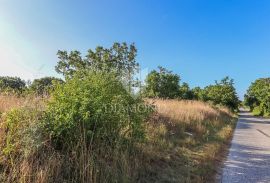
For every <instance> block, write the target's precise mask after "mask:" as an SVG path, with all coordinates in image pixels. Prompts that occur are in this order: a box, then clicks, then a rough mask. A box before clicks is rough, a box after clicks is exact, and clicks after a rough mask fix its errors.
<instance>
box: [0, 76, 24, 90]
mask: <svg viewBox="0 0 270 183" xmlns="http://www.w3.org/2000/svg"><path fill="white" fill-rule="evenodd" d="M24 89H26V83H25V81H23V80H22V79H21V78H19V77H9V76H6V77H0V92H5V91H7V92H15V93H22V92H23V90H24Z"/></svg>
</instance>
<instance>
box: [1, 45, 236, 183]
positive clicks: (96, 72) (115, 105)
mask: <svg viewBox="0 0 270 183" xmlns="http://www.w3.org/2000/svg"><path fill="white" fill-rule="evenodd" d="M136 54H137V50H136V48H135V46H134V45H133V44H131V45H127V44H126V43H122V44H120V43H115V44H114V45H113V46H112V47H111V48H103V47H97V48H96V49H95V50H89V51H88V54H87V55H86V56H85V58H82V57H81V54H80V52H78V51H71V52H70V53H68V52H66V51H59V52H58V57H59V62H58V64H57V66H56V71H57V72H59V73H61V74H63V77H64V78H65V81H62V80H60V79H56V78H52V77H46V78H41V79H37V80H35V81H34V82H32V83H30V82H29V83H28V84H27V85H26V84H25V83H26V82H24V81H22V80H20V79H18V78H7V77H4V78H2V81H1V78H0V81H1V82H0V87H1V88H0V89H1V94H0V115H1V116H0V182H5V183H13V182H25V183H28V182H29V183H49V182H52V183H54V182H56V183H58V182H59V183H60V182H80V183H88V182H93V183H96V182H209V181H213V176H214V174H215V169H216V165H217V160H218V159H219V157H220V154H222V153H221V152H222V150H223V149H224V147H225V145H226V144H227V143H228V141H229V140H230V137H231V135H232V132H233V129H234V126H235V122H236V120H235V117H234V111H236V110H237V107H238V103H239V101H238V98H237V96H236V93H235V89H234V86H233V81H232V80H230V79H229V78H225V79H224V80H222V81H221V82H220V83H216V84H215V85H211V86H208V87H206V88H204V89H200V88H194V89H190V88H189V86H188V84H187V83H183V84H182V85H180V77H179V76H178V75H176V74H173V73H172V72H170V71H168V70H166V69H164V68H161V67H160V68H159V69H160V71H159V72H157V71H153V72H151V73H150V74H149V75H148V77H147V79H146V86H145V87H144V89H143V91H139V92H137V93H136V92H134V91H135V89H138V88H136V86H138V81H137V80H136V78H134V74H135V73H136V71H137V69H138V63H137V62H136V60H135V58H136ZM14 80H15V81H16V82H15V83H17V82H18V84H15V85H14ZM3 81H5V82H3ZM21 81H22V82H21ZM20 83H21V84H20ZM22 83H24V84H22ZM139 89H140V88H139ZM140 93H143V96H141V95H140ZM186 99H193V100H186Z"/></svg>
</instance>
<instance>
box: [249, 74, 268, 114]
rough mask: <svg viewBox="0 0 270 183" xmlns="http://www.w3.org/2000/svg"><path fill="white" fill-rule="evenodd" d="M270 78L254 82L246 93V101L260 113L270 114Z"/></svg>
mask: <svg viewBox="0 0 270 183" xmlns="http://www.w3.org/2000/svg"><path fill="white" fill-rule="evenodd" d="M269 98H270V78H260V79H257V80H256V81H255V82H253V83H252V84H251V85H250V87H249V89H248V91H247V94H246V95H245V100H244V103H245V105H247V106H249V107H250V109H251V111H254V112H255V113H256V114H258V115H265V116H269V115H270V106H269Z"/></svg>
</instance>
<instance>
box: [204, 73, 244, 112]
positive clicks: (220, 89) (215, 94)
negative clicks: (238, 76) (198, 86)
mask: <svg viewBox="0 0 270 183" xmlns="http://www.w3.org/2000/svg"><path fill="white" fill-rule="evenodd" d="M202 99H203V100H204V101H212V102H213V103H214V104H220V105H223V106H227V107H229V108H230V109H232V110H236V109H238V106H239V104H240V101H239V99H238V96H237V93H236V90H235V87H234V81H233V79H230V78H229V77H225V78H224V79H222V80H221V81H220V82H217V81H216V83H215V85H210V86H207V87H205V88H204V90H203V92H202Z"/></svg>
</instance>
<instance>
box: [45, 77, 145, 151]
mask: <svg viewBox="0 0 270 183" xmlns="http://www.w3.org/2000/svg"><path fill="white" fill-rule="evenodd" d="M82 75H83V76H82ZM141 104H143V103H142V101H141V100H140V99H136V98H133V97H132V95H131V94H130V93H129V92H128V91H127V90H126V89H125V87H124V86H123V84H122V83H121V82H120V81H119V80H118V79H117V77H116V76H115V74H113V73H104V72H86V73H84V74H80V73H79V74H76V75H75V76H74V77H73V78H72V79H70V80H68V81H67V82H66V84H65V85H63V86H58V87H57V88H56V89H55V92H54V93H53V96H52V99H51V101H50V103H49V105H48V110H47V118H46V121H45V125H46V129H47V131H48V132H50V134H51V136H52V138H53V139H54V140H55V141H56V142H57V145H59V144H60V145H61V146H62V145H66V144H68V145H72V144H73V143H76V142H77V141H78V139H79V138H80V136H79V135H80V134H82V131H81V130H85V132H86V135H87V141H88V142H89V143H96V144H101V143H104V144H107V145H109V146H114V145H115V143H118V142H120V141H121V140H124V141H128V140H131V141H132V140H135V139H140V138H143V129H142V121H143V119H144V111H142V112H140V111H138V110H137V108H136V107H138V106H139V107H140V105H141Z"/></svg>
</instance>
